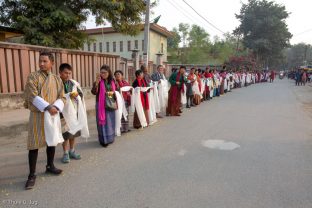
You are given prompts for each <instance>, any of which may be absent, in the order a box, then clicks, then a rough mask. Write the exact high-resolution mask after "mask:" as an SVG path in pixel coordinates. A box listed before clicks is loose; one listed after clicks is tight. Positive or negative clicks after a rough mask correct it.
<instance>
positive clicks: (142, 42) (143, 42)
mask: <svg viewBox="0 0 312 208" xmlns="http://www.w3.org/2000/svg"><path fill="white" fill-rule="evenodd" d="M142 51H144V40H142Z"/></svg>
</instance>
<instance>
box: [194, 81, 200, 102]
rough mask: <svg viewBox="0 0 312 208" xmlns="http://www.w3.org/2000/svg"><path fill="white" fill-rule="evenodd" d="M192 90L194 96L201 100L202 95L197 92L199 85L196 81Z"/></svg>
mask: <svg viewBox="0 0 312 208" xmlns="http://www.w3.org/2000/svg"><path fill="white" fill-rule="evenodd" d="M192 89H193V91H194V93H195V94H196V95H199V96H200V97H201V98H202V94H201V93H200V91H199V85H198V82H197V80H196V81H195V82H194V83H193V86H192Z"/></svg>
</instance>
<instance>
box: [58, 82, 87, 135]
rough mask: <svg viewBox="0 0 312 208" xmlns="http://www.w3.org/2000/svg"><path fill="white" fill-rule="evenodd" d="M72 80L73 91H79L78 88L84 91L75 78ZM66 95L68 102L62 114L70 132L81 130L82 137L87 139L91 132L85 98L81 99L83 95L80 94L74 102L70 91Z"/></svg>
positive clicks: (74, 132)
mask: <svg viewBox="0 0 312 208" xmlns="http://www.w3.org/2000/svg"><path fill="white" fill-rule="evenodd" d="M71 81H72V82H73V83H74V86H73V91H76V92H78V90H77V89H79V90H80V91H81V92H82V89H81V88H80V85H79V83H78V82H76V81H75V80H71ZM65 97H66V103H65V105H64V109H63V111H62V114H63V117H64V119H65V121H66V125H67V126H68V128H69V130H68V132H69V133H70V134H73V135H74V134H76V133H77V132H78V131H81V137H84V138H86V139H87V138H88V137H89V136H90V133H89V128H88V118H87V112H86V105H85V101H84V99H81V97H80V96H79V95H78V96H77V97H76V100H77V103H76V102H73V100H72V99H71V98H70V93H67V94H66V95H65ZM77 115H78V117H77Z"/></svg>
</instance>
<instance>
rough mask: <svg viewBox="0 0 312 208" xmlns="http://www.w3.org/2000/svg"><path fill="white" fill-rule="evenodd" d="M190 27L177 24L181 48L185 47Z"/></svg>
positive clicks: (184, 24) (185, 24)
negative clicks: (181, 43)
mask: <svg viewBox="0 0 312 208" xmlns="http://www.w3.org/2000/svg"><path fill="white" fill-rule="evenodd" d="M189 29H190V25H189V24H187V23H180V24H179V32H180V33H181V37H182V42H183V47H186V46H187V42H186V41H187V37H188V34H189Z"/></svg>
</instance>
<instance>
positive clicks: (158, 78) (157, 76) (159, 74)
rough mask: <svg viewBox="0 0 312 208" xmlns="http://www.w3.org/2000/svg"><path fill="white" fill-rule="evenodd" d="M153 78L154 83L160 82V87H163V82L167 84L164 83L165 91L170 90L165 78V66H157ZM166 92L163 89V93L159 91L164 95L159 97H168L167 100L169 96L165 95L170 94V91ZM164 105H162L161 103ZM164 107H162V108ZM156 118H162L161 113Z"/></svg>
mask: <svg viewBox="0 0 312 208" xmlns="http://www.w3.org/2000/svg"><path fill="white" fill-rule="evenodd" d="M151 78H152V80H153V81H154V82H158V86H159V85H161V84H162V83H161V82H162V81H164V82H165V83H163V85H164V88H165V89H168V88H167V83H166V82H167V80H166V77H165V75H164V67H163V65H158V66H157V71H156V72H155V73H153V74H152V76H151ZM165 91H166V90H163V89H161V91H158V93H162V95H159V97H166V98H167V95H165V94H164V93H166V94H168V91H167V92H165ZM166 102H167V100H166ZM161 104H162V103H161ZM161 107H162V106H161ZM156 117H157V118H162V116H161V115H160V113H156Z"/></svg>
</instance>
